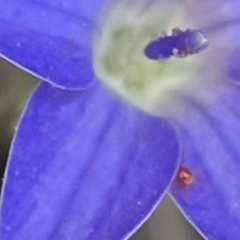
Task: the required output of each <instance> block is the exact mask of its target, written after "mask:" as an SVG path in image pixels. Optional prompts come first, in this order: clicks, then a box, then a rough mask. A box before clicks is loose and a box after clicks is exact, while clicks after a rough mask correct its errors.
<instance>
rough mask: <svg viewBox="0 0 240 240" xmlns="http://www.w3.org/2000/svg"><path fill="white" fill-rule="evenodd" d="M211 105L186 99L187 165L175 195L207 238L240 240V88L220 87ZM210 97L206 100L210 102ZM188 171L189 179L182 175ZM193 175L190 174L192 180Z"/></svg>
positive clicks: (183, 130) (183, 137)
mask: <svg viewBox="0 0 240 240" xmlns="http://www.w3.org/2000/svg"><path fill="white" fill-rule="evenodd" d="M211 91H212V99H211V101H206V102H204V101H200V100H199V99H200V98H201V97H199V96H197V94H196V93H195V98H194V97H189V98H186V97H182V99H181V100H180V102H181V103H180V104H182V111H183V112H182V114H179V116H180V115H182V116H184V117H183V118H180V117H179V118H178V119H177V120H176V121H177V122H178V124H179V126H180V128H179V135H180V138H181V142H182V148H183V154H182V163H181V165H182V167H181V168H180V172H179V174H178V178H177V179H176V181H175V182H174V184H173V186H172V189H171V193H172V195H173V197H174V199H175V200H176V202H177V204H178V205H179V207H180V208H181V209H182V210H183V212H184V213H185V215H186V216H187V218H188V219H189V220H190V221H191V222H192V223H193V224H195V226H196V227H197V228H198V229H199V231H200V232H201V233H202V234H203V235H204V236H205V237H206V239H211V240H219V239H231V240H238V239H239V226H240V201H239V199H240V184H239V182H240V174H239V173H240V148H239V146H240V138H239V136H240V122H239V116H240V108H239V104H238V103H239V101H240V88H239V87H238V86H233V85H231V84H230V83H221V84H220V83H219V82H218V84H215V86H214V87H213V88H212V89H211ZM205 99H206V98H205ZM184 171H185V172H186V171H188V173H187V176H185V177H187V179H190V180H191V181H188V182H186V178H185V179H184V176H183V175H182V178H181V176H180V174H182V173H184ZM189 175H190V176H189Z"/></svg>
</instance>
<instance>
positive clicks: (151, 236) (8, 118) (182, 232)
mask: <svg viewBox="0 0 240 240" xmlns="http://www.w3.org/2000/svg"><path fill="white" fill-rule="evenodd" d="M37 84H38V80H37V79H36V78H34V77H32V76H30V75H29V74H27V73H25V72H23V71H21V70H19V69H18V68H16V67H14V66H13V65H11V64H10V63H8V62H6V61H5V60H3V59H0V136H1V138H0V174H1V176H2V177H3V173H4V169H5V166H6V161H7V157H8V151H9V147H10V144H11V139H12V137H13V134H14V131H15V126H16V124H17V121H18V119H19V117H20V115H21V113H22V111H23V109H24V106H25V104H26V102H27V100H28V98H29V97H30V96H31V93H32V92H33V90H34V89H35V88H36V86H37ZM202 239H203V238H202V237H201V236H200V235H199V234H198V233H197V232H196V231H195V230H194V229H193V228H192V227H191V225H190V224H189V223H188V222H187V221H186V220H185V218H184V217H183V216H182V214H181V213H180V212H179V210H178V209H177V208H176V206H175V205H174V203H173V202H172V200H171V199H170V197H168V196H167V197H165V199H164V200H163V202H162V203H161V205H160V206H159V207H158V209H157V210H156V211H155V212H154V214H153V215H152V217H151V218H150V219H149V220H148V221H147V222H146V223H145V224H144V225H143V226H142V227H141V228H140V229H139V230H138V232H137V233H136V234H135V235H134V236H133V237H131V239H130V240H202ZM21 240H22V239H21Z"/></svg>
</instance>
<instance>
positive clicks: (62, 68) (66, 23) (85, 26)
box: [0, 0, 105, 89]
mask: <svg viewBox="0 0 240 240" xmlns="http://www.w3.org/2000/svg"><path fill="white" fill-rule="evenodd" d="M104 3H105V0H88V1H82V0H80V1H74V0H67V1H66V0H61V1H54V0H50V1H47V0H20V1H17V2H15V1H8V0H2V1H1V2H0V8H1V15H0V53H1V55H2V56H3V57H4V58H7V59H10V60H11V61H13V62H16V63H17V64H18V65H21V66H22V67H23V68H25V69H27V70H29V71H31V72H33V73H34V74H36V75H37V76H40V77H41V78H43V79H44V80H46V81H48V82H53V83H54V84H56V85H58V86H62V87H65V88H74V89H75V88H76V89H78V88H85V87H87V86H89V85H90V84H91V83H92V82H93V81H94V77H93V76H94V72H93V69H92V64H91V62H92V37H93V34H94V32H96V31H97V30H96V27H97V26H96V19H97V17H98V15H99V14H100V12H101V10H102V8H103V6H104V5H105V4H104ZM86 72H87V73H88V76H86ZM89 72H91V74H89Z"/></svg>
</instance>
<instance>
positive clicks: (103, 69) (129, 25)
mask: <svg viewBox="0 0 240 240" xmlns="http://www.w3.org/2000/svg"><path fill="white" fill-rule="evenodd" d="M161 9H164V11H163V10H162V11H160V10H161ZM179 9H181V8H180V7H179V5H177V4H176V5H170V6H169V5H164V4H163V3H161V4H160V3H159V4H158V5H157V6H156V4H154V5H152V6H148V7H147V8H146V7H145V6H144V8H143V6H142V5H141V4H137V5H136V4H132V5H130V6H129V4H124V3H123V4H121V5H120V4H118V6H117V7H114V8H112V9H111V10H110V11H109V12H108V14H107V17H106V19H104V21H103V26H101V29H102V31H101V33H100V34H99V35H98V36H96V41H95V43H94V44H95V46H94V67H95V71H96V74H97V76H98V77H99V79H100V80H101V81H103V82H104V84H105V85H107V86H108V87H109V88H111V89H112V90H113V91H115V92H117V93H118V94H120V95H121V96H122V97H123V98H124V99H126V100H127V101H130V102H131V103H132V104H134V105H135V106H137V107H139V108H141V109H143V110H145V111H148V112H153V111H154V110H153V109H154V108H155V105H156V104H158V105H159V103H160V104H162V105H166V104H168V99H169V97H170V95H171V94H170V92H173V91H176V90H179V89H181V88H184V87H185V86H186V85H188V84H189V81H190V79H191V78H192V76H193V75H194V73H195V72H196V71H198V68H199V58H198V55H201V54H202V53H201V54H196V53H199V52H202V50H204V49H206V47H207V46H208V41H207V39H206V38H205V37H204V35H203V34H202V33H201V32H200V31H198V30H191V29H188V28H186V27H185V28H183V27H182V26H187V24H186V23H185V21H184V13H183V12H181V11H180V10H179ZM169 16H174V18H173V17H171V18H170V17H169ZM176 26H178V28H176ZM166 29H167V31H168V32H165V31H166Z"/></svg>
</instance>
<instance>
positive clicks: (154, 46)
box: [144, 28, 209, 60]
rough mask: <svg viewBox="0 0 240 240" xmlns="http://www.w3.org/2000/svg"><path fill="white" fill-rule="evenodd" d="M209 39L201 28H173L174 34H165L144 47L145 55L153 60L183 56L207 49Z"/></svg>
mask: <svg viewBox="0 0 240 240" xmlns="http://www.w3.org/2000/svg"><path fill="white" fill-rule="evenodd" d="M208 43H209V42H208V40H207V39H206V38H205V37H204V35H203V33H202V32H201V31H199V30H190V29H187V30H186V31H181V30H180V29H179V28H174V29H173V30H172V35H170V36H163V37H160V38H158V39H157V40H154V41H152V42H150V43H149V44H148V45H147V46H146V48H145V49H144V52H145V55H146V56H147V57H148V58H149V59H152V60H161V59H167V58H169V57H171V56H175V57H178V58H183V57H186V56H189V55H192V54H196V53H199V52H201V51H203V50H204V49H206V47H207V46H208Z"/></svg>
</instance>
